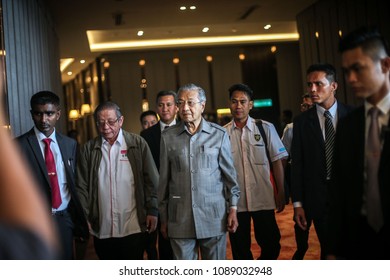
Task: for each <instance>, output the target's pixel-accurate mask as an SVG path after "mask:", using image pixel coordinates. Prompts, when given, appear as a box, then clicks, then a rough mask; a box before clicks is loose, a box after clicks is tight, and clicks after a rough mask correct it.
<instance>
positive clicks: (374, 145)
mask: <svg viewBox="0 0 390 280" xmlns="http://www.w3.org/2000/svg"><path fill="white" fill-rule="evenodd" d="M378 113H379V110H378V108H377V107H373V108H371V109H370V110H369V111H368V114H369V115H371V122H370V127H369V129H368V136H367V143H366V151H367V155H366V159H367V162H366V165H367V166H366V174H367V189H366V209H367V221H368V224H369V225H370V226H371V227H372V228H373V229H374V230H375V231H376V232H378V231H379V230H380V229H381V227H382V226H383V213H382V204H381V200H380V195H379V182H378V170H379V160H380V155H381V143H380V139H379V125H378Z"/></svg>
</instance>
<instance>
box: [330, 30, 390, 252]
mask: <svg viewBox="0 0 390 280" xmlns="http://www.w3.org/2000/svg"><path fill="white" fill-rule="evenodd" d="M339 49H340V52H341V55H342V67H343V69H344V72H345V78H346V81H347V83H348V84H349V86H350V87H351V90H352V91H353V93H354V94H355V95H356V97H358V98H361V99H364V105H363V106H361V107H359V108H358V109H356V110H355V111H354V112H352V113H351V114H350V115H348V116H347V117H346V118H345V119H343V120H342V121H341V122H340V124H339V128H338V129H337V134H336V143H335V153H334V177H333V182H332V184H331V189H330V200H329V202H330V216H329V234H330V235H329V241H330V248H329V253H330V255H329V256H328V258H330V259H333V258H341V259H387V260H388V259H390V123H389V119H390V117H389V115H390V81H389V78H390V74H389V73H390V57H389V50H386V43H385V41H384V39H383V38H382V36H381V35H380V34H379V33H378V31H376V30H375V29H372V28H360V29H357V30H355V31H353V32H351V33H350V34H348V35H346V36H345V37H344V38H343V39H342V40H341V41H340V45H339ZM373 110H374V111H375V110H376V111H379V114H378V117H377V118H375V116H374V115H372V112H373ZM375 123H376V124H378V126H377V127H378V128H379V131H376V134H371V130H372V127H375ZM370 135H373V136H372V137H376V138H377V139H379V141H378V142H379V145H372V144H369V143H373V142H372V141H368V139H369V138H370V139H371V137H370ZM373 146H378V153H376V154H372V153H371V154H370V152H369V151H370V150H371V149H372V147H373ZM373 156H374V157H373ZM373 158H374V159H375V158H376V161H377V163H376V164H377V165H379V168H377V169H376V168H372V167H371V169H369V168H368V167H369V166H372V159H373ZM374 169H376V170H375V172H372V171H370V170H374ZM372 178H374V180H372ZM375 178H376V179H375ZM375 181H377V182H375ZM375 190H376V195H377V196H376V197H375V195H374V196H373V195H371V194H372V191H374V194H375ZM375 211H376V212H375ZM373 212H374V213H375V215H370V213H373ZM370 217H372V218H370Z"/></svg>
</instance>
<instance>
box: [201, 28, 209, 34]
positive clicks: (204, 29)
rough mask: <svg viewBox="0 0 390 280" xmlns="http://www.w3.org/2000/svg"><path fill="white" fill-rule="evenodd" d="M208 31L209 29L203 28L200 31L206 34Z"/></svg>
mask: <svg viewBox="0 0 390 280" xmlns="http://www.w3.org/2000/svg"><path fill="white" fill-rule="evenodd" d="M209 30H210V28H208V27H204V28H203V29H202V32H204V33H206V32H209Z"/></svg>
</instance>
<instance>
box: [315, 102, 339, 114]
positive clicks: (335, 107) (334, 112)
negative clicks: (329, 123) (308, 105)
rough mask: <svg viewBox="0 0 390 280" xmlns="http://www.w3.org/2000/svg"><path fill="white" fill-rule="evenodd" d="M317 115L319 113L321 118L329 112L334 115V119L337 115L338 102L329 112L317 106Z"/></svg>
mask: <svg viewBox="0 0 390 280" xmlns="http://www.w3.org/2000/svg"><path fill="white" fill-rule="evenodd" d="M316 109H317V113H319V114H320V115H321V116H323V115H324V113H325V111H329V113H330V114H331V115H332V118H333V119H334V118H335V116H336V113H337V100H335V102H334V103H333V105H332V107H330V108H329V109H328V110H326V109H325V108H324V107H321V106H319V105H316Z"/></svg>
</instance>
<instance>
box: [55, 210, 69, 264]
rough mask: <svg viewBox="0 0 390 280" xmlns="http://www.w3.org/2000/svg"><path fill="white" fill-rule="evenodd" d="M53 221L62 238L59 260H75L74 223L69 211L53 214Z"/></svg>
mask: <svg viewBox="0 0 390 280" xmlns="http://www.w3.org/2000/svg"><path fill="white" fill-rule="evenodd" d="M52 217H53V219H54V221H55V224H56V226H57V231H58V233H59V237H60V243H61V244H60V245H61V250H60V254H59V259H62V260H72V259H73V257H74V256H73V222H72V218H71V216H70V214H69V212H68V211H66V210H63V211H59V212H58V213H57V214H53V216H52Z"/></svg>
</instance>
